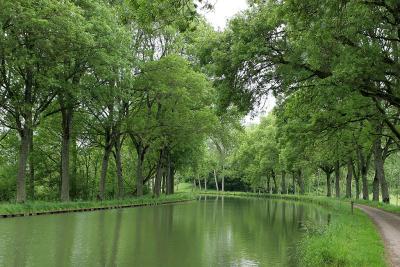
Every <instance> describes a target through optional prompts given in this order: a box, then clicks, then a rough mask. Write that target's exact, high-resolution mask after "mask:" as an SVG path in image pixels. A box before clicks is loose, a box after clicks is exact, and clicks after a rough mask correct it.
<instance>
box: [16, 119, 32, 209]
mask: <svg viewBox="0 0 400 267" xmlns="http://www.w3.org/2000/svg"><path fill="white" fill-rule="evenodd" d="M29 133H30V130H29V129H28V128H27V127H25V128H24V129H22V131H20V137H21V143H20V147H19V156H18V173H17V202H18V203H24V202H25V201H26V188H25V179H26V165H27V161H28V158H29V144H30V137H29Z"/></svg>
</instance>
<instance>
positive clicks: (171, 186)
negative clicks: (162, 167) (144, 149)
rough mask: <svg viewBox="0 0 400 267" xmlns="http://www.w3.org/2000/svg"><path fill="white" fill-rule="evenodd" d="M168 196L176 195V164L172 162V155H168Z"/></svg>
mask: <svg viewBox="0 0 400 267" xmlns="http://www.w3.org/2000/svg"><path fill="white" fill-rule="evenodd" d="M167 164H168V166H167V188H166V189H167V191H166V194H167V195H172V194H173V193H174V175H175V169H174V164H173V162H172V160H171V155H170V154H169V153H168V154H167Z"/></svg>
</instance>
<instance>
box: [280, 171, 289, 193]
mask: <svg viewBox="0 0 400 267" xmlns="http://www.w3.org/2000/svg"><path fill="white" fill-rule="evenodd" d="M281 188H282V191H281V194H287V193H288V192H287V188H286V172H285V171H282V183H281Z"/></svg>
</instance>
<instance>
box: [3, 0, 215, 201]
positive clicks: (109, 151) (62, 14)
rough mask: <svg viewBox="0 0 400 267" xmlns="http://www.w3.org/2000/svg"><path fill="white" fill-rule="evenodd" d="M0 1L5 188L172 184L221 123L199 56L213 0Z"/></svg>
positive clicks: (72, 192)
mask: <svg viewBox="0 0 400 267" xmlns="http://www.w3.org/2000/svg"><path fill="white" fill-rule="evenodd" d="M0 6H1V8H0V151H1V155H0V199H1V200H12V199H16V201H17V202H25V201H26V200H34V199H45V200H55V199H60V200H61V201H69V200H71V199H74V200H77V199H98V200H104V199H109V198H122V197H124V196H130V195H137V196H141V195H143V194H145V193H147V192H149V191H150V190H152V193H153V194H154V195H156V196H159V195H160V194H161V193H162V192H163V193H166V194H172V193H173V192H174V181H175V173H176V172H177V171H178V170H179V169H180V168H182V166H185V165H187V164H190V163H191V160H192V155H193V154H195V153H196V151H197V150H198V149H199V148H200V147H202V145H203V143H204V142H205V139H206V137H207V136H208V133H209V132H210V131H211V130H212V129H213V127H214V125H216V124H217V123H218V118H217V115H216V112H215V104H214V103H215V101H214V98H215V97H214V96H215V90H214V87H213V85H212V83H211V81H210V80H209V79H208V78H207V77H206V75H205V74H204V73H202V72H201V68H200V67H199V64H198V62H197V60H196V58H195V57H194V56H193V55H194V54H193V50H194V49H195V45H193V41H192V40H193V39H194V36H195V32H196V24H204V22H203V21H202V19H201V18H200V16H199V14H198V12H197V10H198V9H199V8H206V9H207V8H210V7H209V4H208V3H206V2H205V1H198V2H197V1H190V0H183V1H98V0H77V1H75V0H71V1H54V0H28V1H26V0H23V1H8V0H5V1H1V3H0ZM111 159H113V160H111Z"/></svg>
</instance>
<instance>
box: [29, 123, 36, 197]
mask: <svg viewBox="0 0 400 267" xmlns="http://www.w3.org/2000/svg"><path fill="white" fill-rule="evenodd" d="M32 152H33V130H32V129H31V130H30V131H29V198H30V199H31V200H34V199H35V166H34V162H33V155H32Z"/></svg>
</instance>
